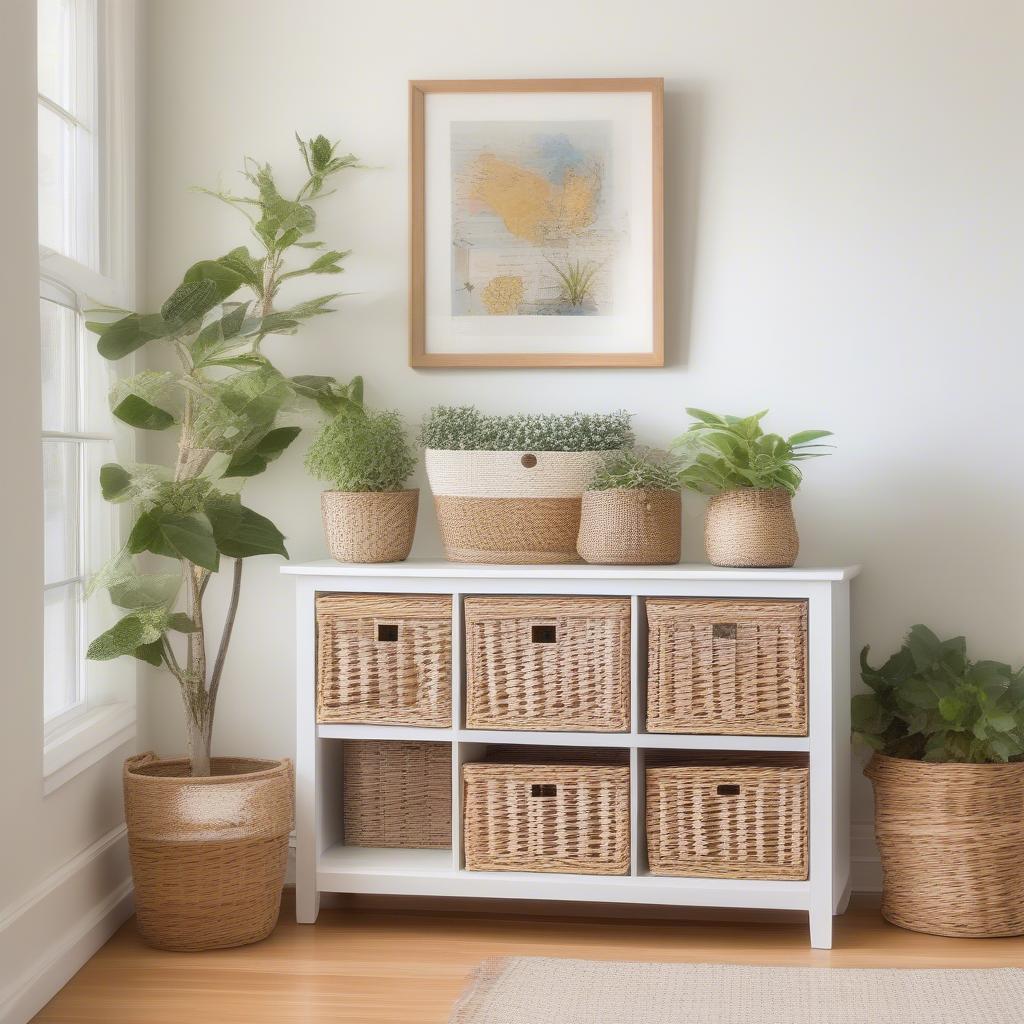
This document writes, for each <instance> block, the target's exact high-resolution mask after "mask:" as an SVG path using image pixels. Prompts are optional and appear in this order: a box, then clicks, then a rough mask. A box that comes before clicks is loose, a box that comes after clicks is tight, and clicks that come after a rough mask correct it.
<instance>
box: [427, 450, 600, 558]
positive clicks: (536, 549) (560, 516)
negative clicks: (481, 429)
mask: <svg viewBox="0 0 1024 1024" xmlns="http://www.w3.org/2000/svg"><path fill="white" fill-rule="evenodd" d="M424 458H425V462H426V467H427V477H428V478H429V480H430V489H431V490H432V491H433V493H434V504H435V506H436V508H437V520H438V524H439V525H440V527H441V539H442V540H443V541H444V547H445V552H446V554H447V556H448V560H449V561H452V562H486V563H492V564H493V563H500V564H506V565H533V564H550V563H554V562H578V561H579V556H578V555H577V554H576V536H577V534H578V533H579V528H580V498H581V495H582V494H583V490H584V488H585V487H586V486H587V484H588V483H589V482H590V479H591V477H592V476H593V475H594V472H595V471H596V470H597V468H598V466H600V465H601V464H602V462H603V461H604V458H605V453H604V452H485V451H444V450H440V449H437V448H428V449H426V451H425V453H424Z"/></svg>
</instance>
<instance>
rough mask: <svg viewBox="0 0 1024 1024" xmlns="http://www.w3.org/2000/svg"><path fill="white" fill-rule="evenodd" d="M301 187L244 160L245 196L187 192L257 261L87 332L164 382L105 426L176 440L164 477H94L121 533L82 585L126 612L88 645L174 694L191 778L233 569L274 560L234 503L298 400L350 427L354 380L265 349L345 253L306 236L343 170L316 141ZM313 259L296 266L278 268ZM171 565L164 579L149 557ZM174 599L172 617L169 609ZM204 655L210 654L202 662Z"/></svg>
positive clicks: (263, 521)
mask: <svg viewBox="0 0 1024 1024" xmlns="http://www.w3.org/2000/svg"><path fill="white" fill-rule="evenodd" d="M296 139H297V141H298V146H299V151H300V153H301V155H302V158H303V161H304V163H305V167H306V172H307V176H306V179H305V181H304V183H303V184H302V186H301V188H300V189H299V190H298V192H297V194H296V195H295V198H294V199H289V198H286V197H285V196H284V195H283V194H282V193H281V192H280V191H279V189H278V186H277V183H276V181H275V178H274V174H273V172H272V171H271V168H270V166H269V165H268V164H260V163H257V162H255V161H253V160H250V159H246V161H245V166H244V169H243V172H242V175H243V178H244V179H245V181H246V182H247V184H248V186H249V191H246V193H245V194H236V193H234V192H230V191H224V190H210V189H200V190H199V191H201V192H205V193H206V194H208V195H211V196H215V197H216V198H217V199H219V200H221V201H222V202H224V203H227V204H228V205H229V206H231V208H232V209H234V210H237V211H238V212H240V213H241V214H242V215H243V216H244V217H245V219H246V220H247V221H248V224H249V228H250V230H251V233H252V235H253V237H254V238H255V239H256V242H257V243H258V246H259V248H258V251H257V253H256V254H255V255H254V254H253V253H251V252H250V251H249V249H248V248H247V247H246V246H244V245H241V246H238V247H237V248H234V249H232V250H231V251H230V252H228V253H227V254H225V255H223V256H218V257H216V258H215V259H206V260H200V261H199V262H198V263H195V264H193V265H192V266H191V267H189V269H188V270H187V271H186V272H185V275H184V278H183V280H182V282H181V284H179V285H178V286H177V288H175V289H174V291H173V292H172V293H171V295H170V296H169V297H168V299H167V301H166V302H164V304H163V305H162V306H161V307H160V309H159V311H158V312H155V313H134V312H126V311H125V310H114V309H103V310H96V311H93V312H95V313H98V314H100V317H99V318H98V319H96V320H93V321H90V322H89V323H88V324H87V327H88V329H89V330H90V331H92V332H93V333H95V334H96V335H98V342H97V348H98V350H99V353H100V355H101V356H103V357H104V358H106V359H109V360H118V359H121V358H123V357H124V356H127V355H129V354H130V353H132V352H135V351H136V350H138V349H141V348H142V347H143V346H145V345H158V346H159V347H161V348H162V349H164V350H165V351H166V352H168V353H170V354H171V355H172V357H173V359H174V360H175V361H176V363H177V365H178V369H177V370H175V371H159V372H158V371H145V372H143V373H140V374H137V375H135V376H133V377H129V378H127V379H125V380H122V381H120V382H119V383H118V384H117V385H115V387H114V388H113V390H112V392H111V395H110V403H111V408H112V410H113V414H114V416H116V417H117V418H118V419H120V420H122V421H124V422H125V423H127V424H128V425H129V426H132V427H135V428H137V429H139V430H146V431H162V430H169V429H172V428H173V429H175V430H176V431H177V452H176V457H175V458H174V460H173V463H172V464H171V465H169V466H162V465H138V466H121V465H118V464H116V463H109V464H107V465H105V466H103V467H102V468H101V470H100V486H101V489H102V492H103V497H104V498H106V500H107V501H111V502H116V503H122V502H127V503H130V504H131V506H132V508H133V511H134V513H135V521H134V526H133V528H132V530H131V533H130V535H129V537H128V540H127V543H126V544H125V545H124V548H123V549H122V550H121V551H120V552H119V553H118V554H117V555H116V556H115V558H114V559H113V560H112V561H111V562H110V564H108V565H107V566H106V567H105V568H104V569H103V570H102V571H101V572H100V573H99V574H98V575H97V576H96V577H95V578H94V579H93V580H92V581H91V582H90V587H89V593H93V592H95V591H96V590H98V589H100V588H103V589H106V590H107V592H108V593H109V595H110V598H111V600H112V602H113V604H114V605H115V606H116V607H117V608H119V609H120V610H121V611H122V612H123V615H122V617H121V619H120V620H119V621H118V622H117V623H116V624H115V625H114V626H113V627H112V628H110V629H109V630H107V631H106V632H104V633H103V634H102V635H100V636H98V637H97V638H96V639H95V640H94V641H93V642H92V643H91V644H90V646H89V650H88V656H89V657H90V658H93V659H96V660H105V659H110V658H117V657H120V656H123V655H127V656H133V657H135V658H139V659H141V660H142V661H146V662H148V663H150V664H151V665H155V666H161V665H162V666H164V667H166V668H167V669H168V670H169V671H170V672H171V674H172V675H173V676H174V677H175V678H176V679H177V681H178V684H179V686H180V688H181V694H182V699H183V702H184V705H185V712H186V718H187V722H188V746H189V756H190V758H191V760H192V774H193V775H208V774H209V771H210V740H211V735H212V730H213V718H214V711H215V709H216V703H217V694H218V688H219V686H220V682H221V676H222V673H223V669H224V660H225V657H226V655H227V650H228V645H229V642H230V640H231V632H232V628H233V626H234V621H235V616H236V613H237V610H238V600H239V593H240V588H241V580H242V565H243V562H244V560H245V559H246V558H250V557H253V556H256V555H264V554H277V555H282V556H284V557H287V551H286V549H285V546H284V537H283V536H282V534H281V532H280V530H278V528H277V527H276V526H275V525H274V524H273V523H272V522H271V521H270V520H269V519H267V518H265V517H264V516H262V515H260V514H259V513H258V512H255V511H254V510H253V509H251V508H249V507H248V506H246V505H243V504H242V501H241V498H240V496H239V493H238V492H239V490H240V489H241V485H242V484H243V483H244V481H245V480H246V479H247V478H249V477H252V476H256V475H257V474H259V473H262V472H264V470H266V469H267V467H268V466H269V465H270V463H271V462H273V461H274V460H275V459H277V458H278V457H279V456H280V455H281V453H282V452H283V451H284V450H285V449H286V448H287V447H288V446H289V445H290V444H291V443H292V441H294V440H295V438H296V436H297V435H298V434H299V432H300V427H299V426H298V425H295V424H294V423H283V422H282V417H283V416H284V415H286V414H287V413H289V412H291V411H292V410H294V409H297V408H298V407H299V405H301V404H302V403H303V402H314V403H316V405H317V406H319V408H320V409H321V410H322V411H323V412H325V413H327V414H328V415H330V416H337V415H338V414H340V413H341V412H342V411H344V410H347V411H349V412H350V413H351V414H352V415H361V395H362V389H361V385H360V384H359V382H353V384H351V385H345V384H341V383H339V382H338V381H336V380H335V379H334V378H333V377H323V376H308V375H307V376H297V377H286V376H284V375H283V374H281V373H280V372H279V371H278V370H277V369H276V368H275V367H274V365H273V364H272V363H271V362H270V360H269V359H268V358H267V356H266V355H265V353H264V352H263V345H264V342H265V341H266V340H267V339H268V338H270V337H272V336H276V335H284V334H294V333H296V331H297V330H298V329H299V327H300V326H301V325H302V324H303V323H304V322H305V321H307V320H309V319H311V318H312V317H315V316H320V315H322V314H325V313H328V312H330V311H331V308H330V305H329V304H330V302H331V300H332V299H335V298H338V296H339V294H340V293H338V292H334V293H331V294H327V295H320V296H317V297H315V298H312V299H304V300H301V301H299V302H297V303H295V304H293V305H291V306H286V307H283V308H281V307H279V306H278V305H277V302H276V300H277V298H278V295H279V292H280V290H281V287H282V285H284V284H285V282H287V281H290V280H294V279H296V278H301V277H305V276H308V275H336V274H339V273H341V271H342V267H341V262H342V260H343V259H344V258H345V256H346V255H347V253H345V252H342V251H340V250H336V249H327V248H326V247H325V246H324V244H323V242H320V241H317V240H315V239H314V238H313V231H314V228H315V226H316V215H315V212H314V209H313V206H312V205H311V204H312V203H313V201H315V200H317V199H320V198H322V197H324V196H325V195H328V194H329V193H327V192H325V191H324V188H325V186H326V184H327V182H328V181H329V180H330V179H331V178H332V177H333V176H334V175H336V174H337V173H338V172H340V171H342V170H344V169H345V168H348V167H353V166H355V164H356V159H355V157H353V156H351V155H349V156H338V155H337V154H336V149H337V146H336V144H332V143H331V142H330V141H329V140H328V139H326V138H325V137H324V136H323V135H318V136H317V137H316V138H314V139H311V140H309V141H306V140H303V139H300V138H298V136H296ZM300 251H308V252H311V254H312V258H311V259H310V260H308V262H306V263H305V264H304V265H301V266H296V267H292V268H289V267H288V266H287V265H286V259H287V258H288V257H291V256H293V255H295V254H296V253H297V252H300ZM138 555H147V556H157V563H156V566H157V570H158V571H150V567H149V565H147V567H146V569H145V570H143V569H142V568H141V567H140V566H139V565H138V564H137V561H136V556H138ZM225 556H226V557H227V558H231V559H233V560H234V564H233V569H232V585H231V594H230V598H229V600H228V606H227V611H226V613H225V615H224V620H223V626H222V629H221V632H220V639H219V642H218V643H217V645H216V649H215V653H213V651H210V650H208V647H207V638H208V637H207V635H208V633H209V632H210V628H209V627H210V625H211V624H210V622H209V620H208V618H207V617H206V615H205V614H204V607H203V601H204V596H205V594H206V590H207V586H208V584H209V582H210V577H211V575H212V574H213V573H216V572H217V571H218V570H219V569H220V567H221V559H222V557H225ZM165 559H169V560H174V561H175V562H176V565H175V567H174V569H173V571H170V570H168V569H167V568H166V566H165V565H161V560H165ZM182 588H184V600H183V602H182V603H183V605H184V608H183V609H179V607H178V596H179V592H180V591H181V590H182ZM211 655H212V658H211Z"/></svg>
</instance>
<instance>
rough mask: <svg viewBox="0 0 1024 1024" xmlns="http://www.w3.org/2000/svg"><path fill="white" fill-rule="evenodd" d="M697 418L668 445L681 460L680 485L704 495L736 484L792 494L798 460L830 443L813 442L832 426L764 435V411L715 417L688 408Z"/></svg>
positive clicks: (799, 476) (798, 474) (815, 454)
mask: <svg viewBox="0 0 1024 1024" xmlns="http://www.w3.org/2000/svg"><path fill="white" fill-rule="evenodd" d="M686 411H687V413H689V415H690V416H691V417H692V418H693V419H694V420H695V421H696V422H695V423H693V424H691V425H690V428H689V429H688V430H687V431H686V433H684V434H683V435H682V436H681V437H677V438H676V439H675V440H674V441H673V442H672V445H671V448H672V450H673V452H675V453H676V455H677V456H678V457H679V459H680V460H681V461H682V463H683V468H682V470H681V472H680V476H679V480H680V483H681V484H682V485H683V486H684V487H689V488H690V489H692V490H695V491H702V492H704V493H706V494H717V493H719V492H721V491H732V490H737V489H740V488H747V487H751V488H775V487H781V488H783V489H785V490H786V491H788V492H789V493H790V494H795V493H796V492H797V489H798V488H799V486H800V482H801V480H802V479H803V474H802V473H801V471H800V467H799V465H798V463H800V462H803V461H804V460H806V459H816V458H819V457H820V456H822V455H827V454H828V452H824V451H819V450H818V449H820V448H825V447H829V446H828V445H821V444H818V443H817V442H818V441H820V439H821V438H823V437H831V436H832V432H831V431H830V430H801V431H800V432H799V433H796V434H793V435H792V436H791V437H782V436H781V435H779V434H766V433H765V432H764V430H763V429H762V428H761V420H762V419H763V418H764V417H765V415H766V414H767V413H768V410H767V409H763V410H762V411H761V412H757V413H754V414H753V415H752V416H719V415H717V414H716V413H711V412H705V411H704V410H703V409H692V408H688V409H687V410H686Z"/></svg>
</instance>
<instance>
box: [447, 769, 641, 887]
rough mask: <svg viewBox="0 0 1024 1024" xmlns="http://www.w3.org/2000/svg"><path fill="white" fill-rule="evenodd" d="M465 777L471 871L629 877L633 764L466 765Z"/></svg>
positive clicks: (466, 846) (465, 838)
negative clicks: (631, 768)
mask: <svg viewBox="0 0 1024 1024" xmlns="http://www.w3.org/2000/svg"><path fill="white" fill-rule="evenodd" d="M588 760H592V759H591V758H588ZM462 778H463V808H464V812H463V819H464V827H463V846H464V852H465V857H466V868H467V870H469V871H541V872H545V871H548V872H566V873H571V874H584V875H625V874H628V873H629V766H628V765H621V764H592V763H591V764H580V765H572V764H548V765H530V764H492V763H479V764H465V765H463V766H462Z"/></svg>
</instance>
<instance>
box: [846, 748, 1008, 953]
mask: <svg viewBox="0 0 1024 1024" xmlns="http://www.w3.org/2000/svg"><path fill="white" fill-rule="evenodd" d="M864 774H865V775H866V776H867V777H868V778H869V779H870V780H871V783H872V785H873V786H874V790H875V834H876V836H877V838H878V848H879V851H880V853H881V855H882V872H883V876H884V882H883V889H882V915H883V916H884V917H885V919H886V920H887V921H891V922H892V923H893V924H895V925H899V926H900V927H901V928H909V929H910V930H911V931H915V932H928V933H930V934H932V935H957V936H975V937H984V936H992V937H995V936H1001V935H1021V934H1024V855H1022V851H1024V762H1015V763H1012V764H934V763H930V762H926V761H907V760H903V759H900V758H894V757H886V756H884V755H883V754H875V755H874V756H873V757H872V758H871V760H870V762H868V766H867V767H866V768H865V769H864Z"/></svg>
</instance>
